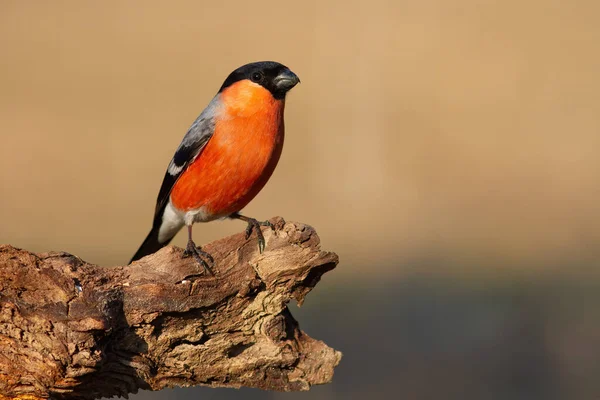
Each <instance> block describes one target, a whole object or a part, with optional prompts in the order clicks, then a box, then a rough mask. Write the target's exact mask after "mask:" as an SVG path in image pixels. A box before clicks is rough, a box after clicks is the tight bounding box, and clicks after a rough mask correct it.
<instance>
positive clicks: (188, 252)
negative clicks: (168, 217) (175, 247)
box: [183, 240, 215, 275]
mask: <svg viewBox="0 0 600 400" xmlns="http://www.w3.org/2000/svg"><path fill="white" fill-rule="evenodd" d="M191 256H193V257H194V258H195V259H196V261H197V262H198V264H200V265H201V266H202V268H203V270H202V271H198V273H199V274H204V273H207V274H208V275H214V273H213V272H212V270H211V269H210V266H209V264H210V265H213V264H214V263H215V260H214V258H213V257H212V256H211V255H210V254H209V253H207V252H206V251H204V250H202V248H200V246H196V243H194V242H193V241H191V240H188V243H187V246H186V248H185V251H184V252H183V257H191Z"/></svg>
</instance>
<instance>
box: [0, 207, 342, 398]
mask: <svg viewBox="0 0 600 400" xmlns="http://www.w3.org/2000/svg"><path fill="white" fill-rule="evenodd" d="M271 222H273V223H274V224H275V226H276V230H274V231H272V230H271V229H269V228H264V229H263V233H264V235H265V239H266V242H267V248H266V250H265V252H264V253H263V254H259V252H258V249H257V244H256V240H255V237H254V235H253V237H252V238H250V239H249V240H245V238H244V235H243V234H238V235H233V236H231V237H227V238H224V239H221V240H218V241H216V242H213V243H211V244H208V245H206V246H205V247H204V249H205V250H207V251H208V252H210V253H211V254H212V255H213V256H214V258H215V265H214V268H213V271H214V272H215V276H194V274H196V273H197V271H198V269H197V266H196V264H195V263H194V261H193V259H190V258H186V259H182V257H181V255H182V250H181V249H178V248H174V247H166V248H164V249H162V250H160V251H159V252H157V253H156V254H153V255H151V256H148V257H146V258H143V259H141V260H139V261H138V262H136V263H134V264H132V265H128V266H122V267H114V268H102V267H98V266H96V265H91V264H87V263H86V262H84V261H82V260H81V259H79V258H77V257H75V256H73V255H70V254H66V253H55V252H52V253H45V254H33V253H30V252H27V251H24V250H20V249H16V248H14V247H11V246H0V399H3V398H13V397H20V398H47V397H52V398H57V399H93V398H99V397H110V396H114V395H119V396H126V395H127V394H129V393H135V392H136V391H137V390H138V389H151V390H160V389H162V388H165V387H174V386H193V385H208V386H227V387H240V386H248V387H255V388H261V389H270V390H284V391H291V390H307V389H308V388H309V387H310V385H314V384H322V383H327V382H330V381H331V379H332V376H333V369H334V367H335V366H336V365H337V364H338V363H339V361H340V358H341V353H340V352H338V351H335V350H333V349H331V348H330V347H328V346H327V345H326V344H325V343H323V342H321V341H318V340H315V339H312V338H310V337H309V336H307V335H306V334H305V333H303V332H302V331H301V330H300V329H299V328H298V324H297V322H296V321H295V320H294V318H293V317H292V316H291V314H290V312H289V310H288V309H287V307H286V304H287V303H288V301H289V300H291V299H296V300H297V301H298V303H300V304H301V303H302V301H303V299H304V296H306V294H307V293H308V292H309V291H310V290H311V289H312V288H313V287H314V286H315V284H316V283H317V282H318V281H319V279H320V278H321V275H322V274H323V273H325V272H327V271H329V270H331V269H332V268H334V267H335V265H336V264H337V262H338V258H337V256H336V255H335V254H334V253H329V252H325V251H321V249H320V245H319V238H318V236H317V234H316V233H315V231H314V230H313V228H311V227H310V226H307V225H302V224H299V223H291V222H290V223H285V222H283V220H282V219H281V218H274V219H272V220H271Z"/></svg>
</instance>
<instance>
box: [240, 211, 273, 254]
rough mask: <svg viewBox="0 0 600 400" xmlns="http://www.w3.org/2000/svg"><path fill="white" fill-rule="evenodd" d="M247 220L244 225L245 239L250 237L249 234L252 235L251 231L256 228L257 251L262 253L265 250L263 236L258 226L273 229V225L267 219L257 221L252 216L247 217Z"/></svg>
mask: <svg viewBox="0 0 600 400" xmlns="http://www.w3.org/2000/svg"><path fill="white" fill-rule="evenodd" d="M247 222H248V226H247V227H246V240H248V238H250V235H252V231H253V230H256V237H257V239H258V251H259V252H260V253H261V254H262V252H263V251H265V237H264V236H263V233H262V231H261V230H260V227H261V226H268V227H269V228H271V229H273V230H274V229H275V227H274V226H273V224H272V223H270V222H269V221H258V220H256V219H254V218H248V219H247Z"/></svg>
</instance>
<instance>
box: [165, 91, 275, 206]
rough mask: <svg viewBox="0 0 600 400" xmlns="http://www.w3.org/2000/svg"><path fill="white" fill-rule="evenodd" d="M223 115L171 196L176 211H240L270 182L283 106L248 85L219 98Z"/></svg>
mask: <svg viewBox="0 0 600 400" xmlns="http://www.w3.org/2000/svg"><path fill="white" fill-rule="evenodd" d="M221 101H222V102H223V105H224V107H223V110H224V111H223V115H222V116H221V117H220V118H218V119H217V121H216V123H215V132H214V134H213V136H212V137H211V139H210V140H209V141H208V143H207V144H206V147H205V148H204V150H203V151H202V153H201V154H200V156H198V158H196V160H195V161H194V162H193V163H192V164H191V165H189V166H188V168H187V169H186V171H185V172H184V173H183V174H182V175H181V177H180V178H179V180H178V181H177V182H176V184H175V186H174V187H173V190H172V192H171V201H172V203H173V205H174V206H175V207H176V208H177V209H179V210H182V211H190V210H196V209H199V208H201V207H203V208H204V212H206V213H208V214H209V215H212V216H215V217H220V216H226V215H229V214H231V213H233V212H236V211H239V210H241V209H242V208H243V207H245V206H246V205H247V204H248V203H249V202H250V201H251V200H252V199H253V198H254V197H255V196H256V195H257V194H258V192H259V191H260V190H261V189H262V188H263V186H264V185H265V184H266V183H267V180H268V179H269V178H270V176H271V174H272V173H273V170H274V169H275V166H276V165H277V161H278V160H279V156H280V155H281V149H282V146H283V137H284V127H283V109H284V102H283V101H279V100H275V99H274V98H273V96H272V95H271V94H270V92H269V91H267V90H266V89H264V88H262V87H261V86H258V85H256V84H253V83H250V82H248V81H242V82H238V83H236V84H235V85H233V86H231V87H229V88H228V89H226V90H224V91H223V92H222V93H221Z"/></svg>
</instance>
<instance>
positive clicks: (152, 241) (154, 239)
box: [129, 226, 172, 264]
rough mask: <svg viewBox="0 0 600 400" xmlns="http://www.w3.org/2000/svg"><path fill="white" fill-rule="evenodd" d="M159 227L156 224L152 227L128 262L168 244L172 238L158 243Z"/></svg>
mask: <svg viewBox="0 0 600 400" xmlns="http://www.w3.org/2000/svg"><path fill="white" fill-rule="evenodd" d="M159 228H160V227H157V226H155V227H153V228H152V230H151V231H150V233H149V234H148V236H146V240H144V243H142V245H141V246H140V248H139V249H138V251H137V252H136V253H135V255H134V256H133V258H132V259H131V261H129V263H130V264H131V263H132V262H134V261H137V260H139V259H140V258H142V257H145V256H147V255H148V254H152V253H156V252H157V251H158V250H160V249H162V248H163V247H165V246H166V245H168V244H169V242H170V241H171V239H172V238H171V239H169V240H167V241H165V242H164V243H160V242H159V241H158V230H159Z"/></svg>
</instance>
